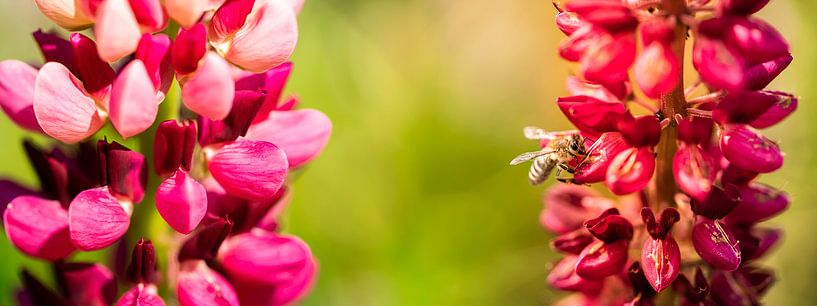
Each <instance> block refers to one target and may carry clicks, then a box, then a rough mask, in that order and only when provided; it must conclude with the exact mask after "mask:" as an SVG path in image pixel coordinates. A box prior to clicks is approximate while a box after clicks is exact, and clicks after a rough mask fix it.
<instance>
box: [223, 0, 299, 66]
mask: <svg viewBox="0 0 817 306" xmlns="http://www.w3.org/2000/svg"><path fill="white" fill-rule="evenodd" d="M297 41H298V22H297V20H296V18H295V11H293V10H292V8H291V7H290V6H289V5H288V4H287V3H285V2H284V1H278V0H275V1H271V0H259V1H256V3H255V5H254V7H253V11H252V13H251V14H250V16H249V17H248V18H247V21H246V22H245V23H244V26H243V27H242V28H241V30H239V31H238V32H236V33H235V35H234V36H232V37H231V38H230V39H228V40H224V41H213V43H214V46H215V47H216V49H217V50H219V52H220V53H221V54H224V58H226V59H227V60H228V61H230V62H232V63H233V64H235V65H237V66H240V67H242V68H244V69H246V70H250V71H253V72H263V71H266V70H268V69H270V68H273V67H275V66H278V65H280V64H283V63H284V62H286V61H287V59H288V58H289V56H290V55H291V54H292V51H293V50H295V43H296V42H297Z"/></svg>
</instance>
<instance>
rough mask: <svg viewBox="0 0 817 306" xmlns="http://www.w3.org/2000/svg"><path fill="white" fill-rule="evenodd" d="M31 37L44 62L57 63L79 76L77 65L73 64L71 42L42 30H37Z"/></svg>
mask: <svg viewBox="0 0 817 306" xmlns="http://www.w3.org/2000/svg"><path fill="white" fill-rule="evenodd" d="M31 36H34V40H36V41H37V45H38V46H39V47H40V52H41V53H42V54H43V59H45V61H46V62H58V63H60V64H63V65H64V66H65V67H68V70H71V71H72V72H73V73H76V74H79V73H78V72H77V71H78V70H77V65H76V63H75V62H74V61H75V57H74V46H73V45H71V42H69V41H67V40H65V39H64V38H62V37H61V36H60V35H58V34H56V33H53V32H52V33H48V32H43V31H42V30H37V31H36V32H34V33H32V34H31Z"/></svg>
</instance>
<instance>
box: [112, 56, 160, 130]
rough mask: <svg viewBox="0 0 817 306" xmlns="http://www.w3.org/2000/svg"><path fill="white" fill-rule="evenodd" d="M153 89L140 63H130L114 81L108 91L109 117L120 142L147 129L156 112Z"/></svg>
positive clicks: (134, 61) (154, 90)
mask: <svg viewBox="0 0 817 306" xmlns="http://www.w3.org/2000/svg"><path fill="white" fill-rule="evenodd" d="M159 102H160V101H157V99H156V89H155V87H154V86H153V81H152V80H151V79H150V76H149V75H148V72H147V69H146V68H145V65H144V63H142V61H141V60H138V59H136V60H133V61H131V62H130V63H129V64H128V65H127V66H125V69H123V70H122V72H121V73H120V74H119V76H118V77H117V78H116V82H114V86H113V90H112V91H111V102H110V116H111V123H113V126H114V128H116V130H117V131H118V132H119V134H120V135H122V138H123V139H127V138H128V137H132V136H135V135H138V134H139V133H142V132H144V131H145V130H147V129H148V128H149V127H150V126H151V125H153V121H154V120H156V114H157V113H158V112H159Z"/></svg>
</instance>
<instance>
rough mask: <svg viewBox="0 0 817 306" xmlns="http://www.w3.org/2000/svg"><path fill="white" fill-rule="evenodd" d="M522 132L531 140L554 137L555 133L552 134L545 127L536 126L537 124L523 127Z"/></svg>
mask: <svg viewBox="0 0 817 306" xmlns="http://www.w3.org/2000/svg"><path fill="white" fill-rule="evenodd" d="M522 132H523V133H524V134H525V138H527V139H531V140H541V139H552V138H553V135H550V134H549V133H548V132H547V131H546V130H545V129H542V128H539V127H535V126H526V127H525V128H523V129H522Z"/></svg>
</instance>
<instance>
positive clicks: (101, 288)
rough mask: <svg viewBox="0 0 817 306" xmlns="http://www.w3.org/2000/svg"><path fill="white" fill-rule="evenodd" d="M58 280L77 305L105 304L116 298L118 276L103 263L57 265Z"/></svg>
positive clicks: (102, 305) (97, 305) (96, 305)
mask: <svg viewBox="0 0 817 306" xmlns="http://www.w3.org/2000/svg"><path fill="white" fill-rule="evenodd" d="M57 272H58V280H59V281H60V284H61V285H62V287H63V288H64V289H65V291H66V292H68V293H69V294H68V296H69V298H70V299H71V301H72V302H74V304H75V305H87V306H104V305H111V304H112V303H113V302H114V300H116V278H115V277H114V275H113V273H111V271H110V270H108V268H107V267H105V266H104V265H101V264H88V263H64V264H59V265H57Z"/></svg>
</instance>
